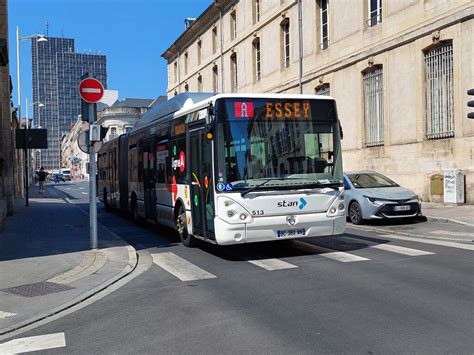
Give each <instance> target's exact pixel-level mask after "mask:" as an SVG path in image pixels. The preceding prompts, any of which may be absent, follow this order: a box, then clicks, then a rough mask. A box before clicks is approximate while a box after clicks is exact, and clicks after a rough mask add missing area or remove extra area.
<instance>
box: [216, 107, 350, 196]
mask: <svg viewBox="0 0 474 355" xmlns="http://www.w3.org/2000/svg"><path fill="white" fill-rule="evenodd" d="M218 112H219V116H218V126H217V127H218V134H217V160H218V162H217V166H218V169H217V170H218V171H217V176H216V180H217V181H220V182H222V183H226V184H227V183H230V184H231V185H232V189H233V190H240V191H244V190H248V189H249V188H254V189H275V188H278V189H291V188H295V187H301V188H306V187H308V188H313V187H316V186H322V185H333V186H334V185H341V184H342V162H341V155H340V145H339V123H338V121H337V116H336V111H335V104H334V100H283V102H282V100H276V99H260V98H259V99H225V100H223V104H222V105H221V106H220V109H219V110H218ZM266 180H268V181H266ZM264 181H266V182H265V183H263V184H262V182H264Z"/></svg>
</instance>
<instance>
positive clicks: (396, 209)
mask: <svg viewBox="0 0 474 355" xmlns="http://www.w3.org/2000/svg"><path fill="white" fill-rule="evenodd" d="M410 209H411V207H410V205H403V206H395V207H393V210H394V211H408V210H410Z"/></svg>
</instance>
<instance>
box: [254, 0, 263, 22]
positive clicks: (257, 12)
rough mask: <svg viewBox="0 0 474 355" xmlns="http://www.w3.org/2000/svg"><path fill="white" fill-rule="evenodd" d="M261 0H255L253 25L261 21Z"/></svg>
mask: <svg viewBox="0 0 474 355" xmlns="http://www.w3.org/2000/svg"><path fill="white" fill-rule="evenodd" d="M260 6H261V4H260V0H253V23H254V24H255V23H257V22H258V21H260V10H261V8H260Z"/></svg>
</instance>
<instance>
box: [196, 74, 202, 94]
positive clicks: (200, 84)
mask: <svg viewBox="0 0 474 355" xmlns="http://www.w3.org/2000/svg"><path fill="white" fill-rule="evenodd" d="M197 81H198V83H197V84H198V85H197V87H198V91H199V92H202V75H199V76H198V79H197Z"/></svg>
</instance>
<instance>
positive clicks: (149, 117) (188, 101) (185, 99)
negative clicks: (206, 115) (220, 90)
mask: <svg viewBox="0 0 474 355" xmlns="http://www.w3.org/2000/svg"><path fill="white" fill-rule="evenodd" d="M213 95H215V94H214V93H209V92H184V93H181V94H179V95H176V96H174V97H172V98H171V99H169V100H167V101H164V102H163V103H161V104H159V105H158V104H157V105H155V106H154V107H153V108H151V109H150V110H148V111H147V112H146V113H144V114H143V116H142V118H141V119H140V120H139V121H138V123H137V125H136V126H135V127H137V128H138V127H143V126H144V125H146V124H148V123H150V122H152V121H155V120H158V119H160V118H163V117H166V116H169V115H171V114H173V113H175V112H177V111H179V110H182V109H185V108H187V107H191V106H192V105H194V104H195V103H197V102H199V101H202V100H205V99H207V98H209V97H212V96H213Z"/></svg>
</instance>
